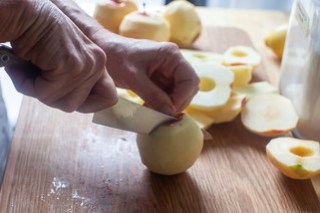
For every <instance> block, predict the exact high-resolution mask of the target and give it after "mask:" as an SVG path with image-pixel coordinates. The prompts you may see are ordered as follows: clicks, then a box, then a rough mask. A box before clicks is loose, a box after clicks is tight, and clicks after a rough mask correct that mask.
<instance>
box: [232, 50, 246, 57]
mask: <svg viewBox="0 0 320 213" xmlns="http://www.w3.org/2000/svg"><path fill="white" fill-rule="evenodd" d="M232 55H234V56H236V57H246V56H247V55H248V54H247V53H246V52H244V51H241V50H233V51H232Z"/></svg>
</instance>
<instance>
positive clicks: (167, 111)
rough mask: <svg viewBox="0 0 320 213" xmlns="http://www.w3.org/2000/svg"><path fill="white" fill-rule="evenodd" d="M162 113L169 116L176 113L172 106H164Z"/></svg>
mask: <svg viewBox="0 0 320 213" xmlns="http://www.w3.org/2000/svg"><path fill="white" fill-rule="evenodd" d="M160 111H161V112H163V113H164V114H167V115H174V112H175V110H174V109H172V108H171V107H170V106H163V107H162V108H161V109H160Z"/></svg>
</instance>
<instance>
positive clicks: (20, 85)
mask: <svg viewBox="0 0 320 213" xmlns="http://www.w3.org/2000/svg"><path fill="white" fill-rule="evenodd" d="M5 71H6V73H7V74H8V75H9V77H10V78H11V80H12V83H13V85H14V87H15V88H16V90H17V91H18V92H20V93H23V94H25V95H27V96H32V97H35V95H36V93H35V89H34V81H35V78H28V75H27V74H26V73H25V71H24V70H21V69H16V68H9V67H5Z"/></svg>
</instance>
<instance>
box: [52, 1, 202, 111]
mask: <svg viewBox="0 0 320 213" xmlns="http://www.w3.org/2000/svg"><path fill="white" fill-rule="evenodd" d="M51 1H52V2H54V3H55V4H56V5H57V6H58V7H59V8H60V9H61V10H62V11H63V12H64V13H65V14H66V15H67V16H68V17H70V18H71V19H72V20H73V21H74V22H75V23H76V24H77V26H78V27H79V28H80V29H81V30H82V31H83V32H84V33H85V34H86V36H88V37H89V38H90V39H91V40H92V41H93V42H95V43H96V44H97V45H98V46H100V47H101V48H102V49H103V50H104V52H105V53H106V54H107V56H108V61H107V64H106V66H107V69H108V72H109V73H110V75H111V76H112V78H113V80H114V81H115V83H116V84H117V86H120V87H123V88H129V89H131V90H133V91H134V92H136V93H137V94H138V95H139V96H140V97H141V98H142V99H144V101H145V102H146V104H147V105H149V106H150V107H152V108H154V109H156V110H159V111H162V112H164V113H167V114H171V115H177V114H179V113H180V112H181V111H182V110H183V109H184V108H185V107H186V106H187V105H188V104H189V103H190V101H191V100H192V98H193V96H194V95H195V94H196V92H197V91H198V85H199V78H198V77H197V75H196V74H195V72H194V70H193V69H192V67H191V66H190V65H189V64H188V63H187V61H186V60H185V59H184V58H183V56H182V55H181V53H180V51H179V49H178V47H177V46H176V45H174V44H172V43H165V42H164V43H157V42H153V41H147V40H136V39H130V38H124V37H121V36H118V35H116V34H114V33H111V32H109V31H107V30H105V29H104V28H103V27H102V26H101V25H100V24H98V22H97V21H96V20H94V19H93V18H92V17H90V16H89V15H88V14H86V13H85V12H84V11H83V10H82V9H81V8H80V7H79V6H78V5H77V4H76V3H75V2H74V1H72V0H63V1H62V0H51Z"/></svg>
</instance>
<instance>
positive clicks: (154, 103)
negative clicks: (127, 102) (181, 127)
mask: <svg viewBox="0 0 320 213" xmlns="http://www.w3.org/2000/svg"><path fill="white" fill-rule="evenodd" d="M141 82H143V83H141V84H136V86H137V87H132V88H130V89H132V90H133V91H134V92H135V93H137V95H139V96H140V97H141V98H142V99H143V100H144V101H145V105H146V106H148V107H150V108H152V109H155V110H157V111H160V112H162V113H165V114H168V115H175V112H176V108H175V106H174V104H173V102H172V100H171V98H170V96H169V94H167V93H166V92H165V91H164V90H162V89H161V88H160V87H158V86H157V85H156V84H155V83H154V82H152V81H151V80H150V79H149V78H144V79H141Z"/></svg>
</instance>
